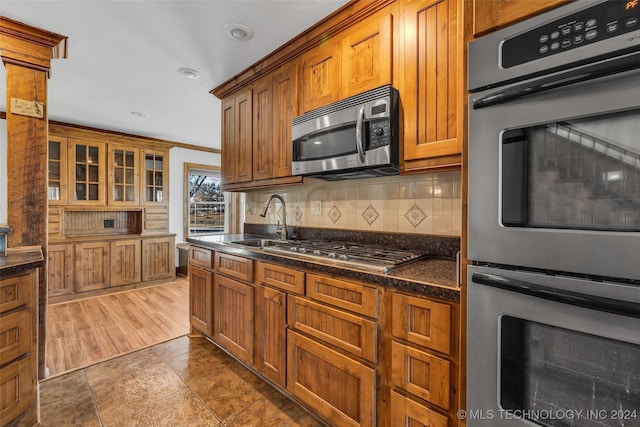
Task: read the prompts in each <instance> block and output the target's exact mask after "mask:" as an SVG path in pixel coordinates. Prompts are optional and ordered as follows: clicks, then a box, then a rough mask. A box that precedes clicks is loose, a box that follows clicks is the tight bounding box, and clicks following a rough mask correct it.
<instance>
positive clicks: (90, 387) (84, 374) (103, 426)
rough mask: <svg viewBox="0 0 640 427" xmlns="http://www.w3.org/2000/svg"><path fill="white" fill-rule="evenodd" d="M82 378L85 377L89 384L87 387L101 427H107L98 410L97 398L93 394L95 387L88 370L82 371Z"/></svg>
mask: <svg viewBox="0 0 640 427" xmlns="http://www.w3.org/2000/svg"><path fill="white" fill-rule="evenodd" d="M82 376H83V377H84V380H85V381H86V382H87V386H88V387H89V394H90V395H91V402H92V403H93V408H94V410H95V411H96V415H97V416H98V422H99V423H100V427H105V425H104V423H103V422H102V416H101V415H100V409H98V404H97V402H96V397H95V395H94V394H93V387H92V386H91V383H90V382H89V378H88V377H87V370H86V369H84V368H83V369H82Z"/></svg>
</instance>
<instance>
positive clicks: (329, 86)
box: [302, 39, 341, 113]
mask: <svg viewBox="0 0 640 427" xmlns="http://www.w3.org/2000/svg"><path fill="white" fill-rule="evenodd" d="M340 81H341V79H340V41H339V40H333V39H329V40H327V41H326V42H324V43H323V44H321V45H320V46H317V47H315V48H314V49H311V50H310V51H308V52H306V53H304V54H303V55H302V110H303V111H302V112H304V113H306V112H307V111H310V110H313V109H316V108H318V107H322V106H323V105H327V104H330V103H332V102H334V101H337V100H339V99H340Z"/></svg>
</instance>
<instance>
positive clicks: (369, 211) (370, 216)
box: [362, 205, 380, 225]
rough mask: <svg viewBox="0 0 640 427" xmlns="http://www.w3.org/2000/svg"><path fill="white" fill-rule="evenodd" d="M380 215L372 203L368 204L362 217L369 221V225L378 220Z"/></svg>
mask: <svg viewBox="0 0 640 427" xmlns="http://www.w3.org/2000/svg"><path fill="white" fill-rule="evenodd" d="M379 216H380V214H379V213H378V211H377V210H375V209H374V208H373V206H371V205H369V206H367V208H366V209H365V210H364V211H363V212H362V217H363V218H364V220H365V221H367V223H368V224H369V225H371V224H373V223H374V222H376V219H378V217H379Z"/></svg>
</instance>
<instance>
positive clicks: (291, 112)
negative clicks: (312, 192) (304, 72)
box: [273, 63, 300, 177]
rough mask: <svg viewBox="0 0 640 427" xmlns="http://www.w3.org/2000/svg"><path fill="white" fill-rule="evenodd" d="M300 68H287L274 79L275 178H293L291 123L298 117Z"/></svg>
mask: <svg viewBox="0 0 640 427" xmlns="http://www.w3.org/2000/svg"><path fill="white" fill-rule="evenodd" d="M299 72H300V71H299V66H298V64H297V63H293V64H290V65H287V66H285V67H284V68H283V69H282V70H281V71H279V72H278V73H276V75H275V76H274V77H273V176H274V177H288V176H291V157H292V152H293V149H292V146H291V123H292V121H293V118H294V117H296V116H297V115H298V107H299V103H300V101H299V99H298V94H299V92H298V73H299Z"/></svg>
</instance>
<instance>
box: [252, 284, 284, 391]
mask: <svg viewBox="0 0 640 427" xmlns="http://www.w3.org/2000/svg"><path fill="white" fill-rule="evenodd" d="M286 301H287V295H286V294H285V293H284V292H281V291H278V290H275V289H271V288H267V287H266V286H258V287H257V288H256V369H257V370H258V372H260V373H262V374H263V375H264V376H265V377H267V378H269V379H270V380H271V381H273V382H274V383H275V384H277V385H279V386H280V387H283V388H284V386H285V382H286V376H287V373H286V366H287V365H286V361H287V339H286V328H287V316H286V314H287V305H286Z"/></svg>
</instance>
